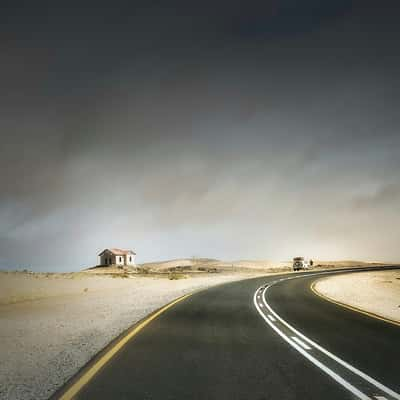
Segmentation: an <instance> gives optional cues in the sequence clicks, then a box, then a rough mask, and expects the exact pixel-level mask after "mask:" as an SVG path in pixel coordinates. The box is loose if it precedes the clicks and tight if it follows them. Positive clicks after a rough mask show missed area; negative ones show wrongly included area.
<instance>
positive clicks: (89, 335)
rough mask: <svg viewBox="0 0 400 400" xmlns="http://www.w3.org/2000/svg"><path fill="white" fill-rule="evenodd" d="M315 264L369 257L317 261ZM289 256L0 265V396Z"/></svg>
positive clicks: (17, 393)
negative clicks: (179, 302) (151, 317)
mask: <svg viewBox="0 0 400 400" xmlns="http://www.w3.org/2000/svg"><path fill="white" fill-rule="evenodd" d="M315 265H316V267H315V269H316V270H319V269H326V268H331V269H334V268H343V267H349V266H351V267H354V268H357V267H363V266H366V265H376V264H371V263H365V262H360V261H340V262H332V261H329V262H322V261H316V263H315ZM290 271H291V263H290V262H289V261H288V262H276V263H274V262H271V261H251V260H247V261H233V262H224V261H220V260H215V259H205V258H198V259H196V258H188V259H177V260H169V261H164V262H154V263H146V264H141V265H138V266H136V267H135V268H117V267H94V268H89V269H85V270H83V271H82V272H76V273H65V274H63V273H34V272H29V271H22V272H15V271H14V272H12V271H10V272H0V321H1V324H0V336H1V339H2V340H1V342H0V357H1V359H2V363H1V365H0V398H1V399H46V398H48V397H49V396H50V395H51V394H52V393H53V392H54V391H55V390H56V389H57V388H58V387H60V386H61V385H62V384H63V383H65V382H66V381H67V380H68V379H69V378H71V377H72V376H73V375H74V374H75V373H76V372H77V371H78V370H79V369H80V368H81V367H82V366H83V365H85V364H86V363H87V362H88V361H89V360H90V359H91V358H92V357H93V356H94V355H95V354H97V353H98V352H99V351H100V350H101V349H103V348H104V347H105V346H106V345H107V344H108V343H109V342H110V341H111V340H112V339H114V338H115V337H117V336H118V335H119V334H121V333H122V332H123V331H124V330H126V329H127V328H129V327H130V326H131V325H133V324H134V323H135V322H137V321H139V320H141V319H142V318H144V317H145V316H146V315H148V314H149V313H151V312H153V311H154V310H157V309H158V308H160V307H161V306H163V305H164V304H166V303H168V302H170V301H172V300H174V299H176V298H178V297H180V296H182V295H185V294H187V293H191V292H194V291H196V290H201V289H205V288H208V287H211V286H215V285H219V284H223V283H227V282H233V281H236V280H242V279H247V278H252V277H259V276H263V275H269V274H274V273H282V272H287V273H289V272H290Z"/></svg>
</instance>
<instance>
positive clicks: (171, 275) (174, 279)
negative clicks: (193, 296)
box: [168, 272, 186, 281]
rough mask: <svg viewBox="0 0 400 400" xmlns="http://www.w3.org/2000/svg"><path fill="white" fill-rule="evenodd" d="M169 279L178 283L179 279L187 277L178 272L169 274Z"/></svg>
mask: <svg viewBox="0 0 400 400" xmlns="http://www.w3.org/2000/svg"><path fill="white" fill-rule="evenodd" d="M168 279H169V280H170V281H177V280H178V279H186V275H184V274H177V273H176V272H170V273H169V274H168Z"/></svg>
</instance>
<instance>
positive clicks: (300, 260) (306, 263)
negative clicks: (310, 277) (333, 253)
mask: <svg viewBox="0 0 400 400" xmlns="http://www.w3.org/2000/svg"><path fill="white" fill-rule="evenodd" d="M312 266H313V260H305V259H304V257H295V258H293V271H300V270H302V269H310V268H312Z"/></svg>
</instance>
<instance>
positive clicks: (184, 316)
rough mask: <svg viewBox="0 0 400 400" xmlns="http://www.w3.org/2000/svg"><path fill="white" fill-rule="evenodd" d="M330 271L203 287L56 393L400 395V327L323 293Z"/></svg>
mask: <svg viewBox="0 0 400 400" xmlns="http://www.w3.org/2000/svg"><path fill="white" fill-rule="evenodd" d="M330 273H332V272H330ZM334 273H338V272H334ZM341 273H343V272H341ZM320 277H321V276H320V275H316V273H315V272H307V273H300V274H294V273H293V274H289V275H287V274H286V275H281V276H276V275H275V276H269V277H265V278H256V279H250V280H245V281H240V282H235V283H229V284H224V285H221V286H218V287H214V288H211V289H208V290H206V291H202V292H199V293H196V294H194V295H192V296H190V297H188V298H186V299H184V300H183V301H181V302H178V303H177V304H174V305H173V306H172V307H170V308H169V309H168V310H166V311H165V312H163V313H161V314H160V315H158V316H157V317H156V318H154V319H153V320H152V321H151V323H149V324H148V325H146V326H145V327H144V328H143V329H142V330H140V332H138V333H137V334H136V335H135V336H134V337H133V338H132V339H130V340H129V341H128V342H127V343H126V344H125V345H124V346H123V347H122V348H121V349H120V350H119V351H118V352H117V353H116V354H115V355H114V356H113V357H111V358H110V360H109V361H108V362H107V363H106V364H105V365H104V366H103V367H102V368H101V369H100V370H99V371H98V372H97V373H96V374H94V376H93V377H92V376H91V367H92V366H91V365H88V366H87V367H86V368H85V369H84V370H83V371H82V373H81V374H80V375H78V376H77V377H76V378H75V379H74V380H73V381H72V382H71V383H69V384H67V385H66V387H65V388H63V389H62V390H61V391H60V392H59V393H57V394H56V396H55V398H58V399H59V398H62V399H63V400H65V399H68V398H71V397H73V398H76V399H130V400H132V399H140V400H147V399H148V400H153V399H163V400H180V399H185V400H187V399H191V400H196V399H199V400H200V399H201V400H211V399H219V400H221V399H229V400H233V399H243V400H252V399H254V400H266V399H280V400H282V399H284V400H291V399H293V400H294V399H307V400H312V399H315V400H317V399H318V400H321V399H327V400H329V399H332V400H338V399H364V400H367V399H373V400H375V399H376V400H384V399H388V400H390V399H400V394H399V393H400V327H399V326H396V325H393V324H390V323H387V322H384V321H381V320H378V319H374V318H371V317H368V316H366V315H363V314H359V313H356V312H354V311H351V310H348V309H345V308H343V307H340V306H338V305H336V304H333V303H331V302H328V301H326V300H324V299H322V298H320V297H319V296H316V295H315V294H314V293H313V292H312V291H311V289H310V285H311V283H312V282H313V281H314V280H316V279H317V278H320ZM288 278H290V279H288ZM111 347H112V346H111ZM92 365H93V363H92ZM92 372H93V371H92ZM71 387H73V388H75V389H74V390H75V392H76V393H74V391H71ZM77 388H78V389H77ZM68 390H69V392H68ZM71 393H72V394H73V395H74V396H72V395H71ZM63 396H64V397H63Z"/></svg>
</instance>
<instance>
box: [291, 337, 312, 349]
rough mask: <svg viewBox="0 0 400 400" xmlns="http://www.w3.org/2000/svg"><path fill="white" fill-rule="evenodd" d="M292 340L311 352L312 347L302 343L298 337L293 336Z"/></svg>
mask: <svg viewBox="0 0 400 400" xmlns="http://www.w3.org/2000/svg"><path fill="white" fill-rule="evenodd" d="M292 339H293V340H294V341H295V342H296V343H297V344H299V345H300V346H301V347H302V348H303V349H304V350H311V347H310V346H308V345H306V344H305V343H304V342H303V341H301V340H300V339H299V338H298V337H296V336H292Z"/></svg>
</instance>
